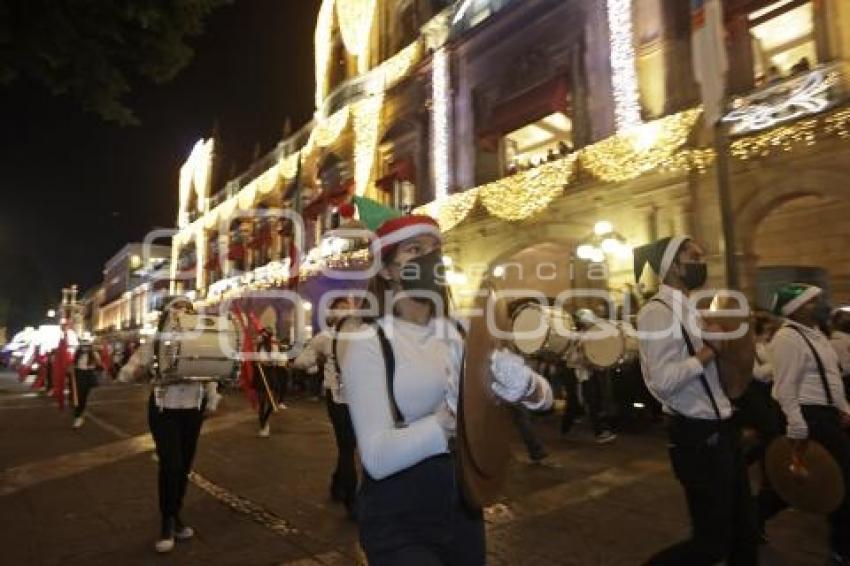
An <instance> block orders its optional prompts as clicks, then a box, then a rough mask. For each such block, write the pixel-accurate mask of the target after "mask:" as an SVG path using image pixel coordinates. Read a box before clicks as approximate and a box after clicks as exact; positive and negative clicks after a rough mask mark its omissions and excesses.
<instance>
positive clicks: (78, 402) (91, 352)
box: [71, 340, 103, 428]
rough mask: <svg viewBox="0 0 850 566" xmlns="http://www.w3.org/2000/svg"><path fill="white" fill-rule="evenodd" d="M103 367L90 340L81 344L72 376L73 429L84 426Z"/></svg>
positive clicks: (75, 358) (75, 355)
mask: <svg viewBox="0 0 850 566" xmlns="http://www.w3.org/2000/svg"><path fill="white" fill-rule="evenodd" d="M102 367H103V362H102V361H101V358H100V354H99V353H98V352H97V351H96V350H95V349H94V346H93V345H92V343H91V341H90V340H83V341H81V342H80V347H79V348H77V351H76V353H75V354H74V365H73V373H72V375H71V380H72V381H71V388H72V390H71V395H72V397H75V399H73V400H74V424H73V425H72V426H73V428H80V427H81V426H83V422H84V420H85V419H84V417H85V413H86V404H87V402H88V398H89V393H90V392H91V390H92V389H93V388H95V387H97V372H98V371H99V370H100V369H101V368H102Z"/></svg>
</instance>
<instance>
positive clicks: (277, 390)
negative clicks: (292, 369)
mask: <svg viewBox="0 0 850 566" xmlns="http://www.w3.org/2000/svg"><path fill="white" fill-rule="evenodd" d="M257 353H258V354H259V355H260V358H261V359H260V360H259V361H257V362H255V364H256V366H257V367H256V370H255V371H254V387H255V388H256V390H257V412H258V416H259V419H260V431H259V432H258V433H257V436H259V437H260V438H268V437H269V436H271V425H270V424H269V419H270V418H271V416H272V413H273V412H274V411H275V409H276V408H277V407H280V408H286V405H284V404H283V384H282V381H283V380H282V376H281V375H280V373H281V370H282V368H281V367H280V365H279V362H278V361H276V359H275V358H277V357H279V356H280V348H279V347H278V344H277V341H276V340H275V339H274V331H273V330H272V329H271V328H263V329H262V330H261V331H260V335H259V337H258V344H257ZM261 368H262V369H261ZM264 377H265V379H263V378H264ZM266 385H268V389H266Z"/></svg>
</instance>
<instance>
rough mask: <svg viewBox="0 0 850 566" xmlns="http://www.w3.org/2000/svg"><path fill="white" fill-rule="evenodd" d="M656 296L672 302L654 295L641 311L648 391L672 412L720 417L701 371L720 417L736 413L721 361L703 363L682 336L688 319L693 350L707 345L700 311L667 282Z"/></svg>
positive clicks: (689, 415)
mask: <svg viewBox="0 0 850 566" xmlns="http://www.w3.org/2000/svg"><path fill="white" fill-rule="evenodd" d="M653 299H660V300H662V301H664V303H666V305H668V306H669V307H670V308H668V307H667V306H665V305H663V304H661V303H659V302H658V301H656V300H652V301H650V302H649V303H647V304H646V305H645V306H644V307H643V308H642V309H641V311H640V314H639V315H638V323H637V324H638V332H639V343H640V364H641V369H642V370H643V376H644V380H645V381H646V384H647V387H648V388H649V391H650V392H651V393H652V394H653V395H654V396H655V398H656V399H658V400H659V401H660V402H661V404H662V405H663V406H664V411H665V412H666V413H668V414H679V415H683V416H685V417H689V418H692V419H710V420H715V419H717V413H715V411H714V408H713V406H712V404H711V399H709V397H708V394H707V393H706V390H705V388H704V387H703V384H702V383H701V380H700V375H703V374H704V375H705V379H706V381H707V383H708V386H709V388H710V390H711V393H712V396H713V397H714V400H715V402H716V403H717V407H718V410H719V411H720V417H721V418H722V419H727V418H729V417H731V416H732V404H731V403H730V402H729V398H728V397H727V396H726V394H725V393H724V392H723V388H722V387H721V384H720V377H719V375H718V372H717V365H716V363H715V362H714V361H712V362H711V363H709V364H708V366H706V367H703V366H702V364H701V363H700V361H699V360H698V359H697V358H696V356H692V355H691V354H690V353H689V352H688V347H687V344H686V343H685V339H684V338H683V337H682V336H681V328H682V325H684V327H685V330H686V331H687V332H688V334H689V336H690V337H691V342H692V343H693V346H694V352H699V351H700V350H701V349H702V347H703V341H702V338H701V337H700V335H699V334H700V333H699V328H700V325H701V323H702V319H701V317H700V314H699V312H698V311H697V310H696V308H695V307H694V305H693V304H692V303H691V302H690V300H688V298H687V297H686V296H685V295H684V294H683V293H682V292H681V291H679V290H677V289H674V288H672V287H670V286H668V285H662V286H661V289H660V290H659V292H658V294H657V295H656V296H655V297H654V298H653ZM671 309H672V310H671Z"/></svg>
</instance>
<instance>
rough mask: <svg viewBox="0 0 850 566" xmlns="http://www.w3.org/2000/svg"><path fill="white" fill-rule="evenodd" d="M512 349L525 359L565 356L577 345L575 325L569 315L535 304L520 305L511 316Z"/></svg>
mask: <svg viewBox="0 0 850 566" xmlns="http://www.w3.org/2000/svg"><path fill="white" fill-rule="evenodd" d="M512 331H513V335H514V345H515V346H516V348H517V350H519V351H520V352H522V353H523V354H525V355H527V356H533V355H537V354H541V353H543V352H545V353H548V354H554V355H556V356H565V355H566V354H567V352H568V351H569V350H570V348H571V347H573V346H574V345H575V344H576V342H577V338H578V336H577V334H576V333H575V322H574V321H573V317H572V316H570V315H569V313H566V312H564V311H563V310H560V309H556V308H553V307H547V306H541V305H539V304H536V303H531V304H527V305H523V306H522V307H520V308H519V309H518V310H517V312H516V313H515V314H514V319H513V327H512Z"/></svg>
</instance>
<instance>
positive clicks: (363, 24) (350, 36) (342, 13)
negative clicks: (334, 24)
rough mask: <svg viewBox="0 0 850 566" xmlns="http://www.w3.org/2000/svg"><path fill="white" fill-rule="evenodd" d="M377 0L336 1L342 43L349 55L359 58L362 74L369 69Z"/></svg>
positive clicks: (358, 64) (358, 62)
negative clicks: (370, 40)
mask: <svg viewBox="0 0 850 566" xmlns="http://www.w3.org/2000/svg"><path fill="white" fill-rule="evenodd" d="M376 5H377V0H336V17H337V21H338V22H339V30H340V32H341V33H342V41H343V43H345V48H346V49H347V50H348V52H349V53H351V54H352V55H354V56H355V57H357V66H358V69H359V71H360V72H361V73H363V72H365V71H366V70H367V69H368V63H369V59H368V57H367V55H368V50H367V48H368V47H369V39H370V38H371V35H372V22H373V20H374V17H375V6H376Z"/></svg>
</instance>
